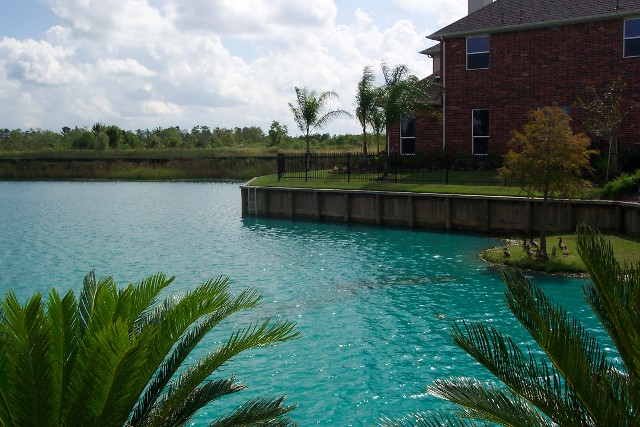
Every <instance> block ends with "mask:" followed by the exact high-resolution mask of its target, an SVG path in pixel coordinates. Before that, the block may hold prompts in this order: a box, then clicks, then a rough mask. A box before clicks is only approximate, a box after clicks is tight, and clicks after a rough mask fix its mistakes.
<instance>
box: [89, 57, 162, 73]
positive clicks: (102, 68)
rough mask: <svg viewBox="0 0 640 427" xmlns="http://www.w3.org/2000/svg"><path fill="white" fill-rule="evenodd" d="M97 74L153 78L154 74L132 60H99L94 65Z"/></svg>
mask: <svg viewBox="0 0 640 427" xmlns="http://www.w3.org/2000/svg"><path fill="white" fill-rule="evenodd" d="M96 68H97V69H98V71H99V72H101V73H104V74H118V75H123V76H124V75H129V76H138V77H153V76H154V75H155V74H156V73H154V72H153V71H151V70H149V69H148V68H147V67H145V66H144V65H142V64H140V63H139V62H138V61H136V60H135V59H132V58H126V59H100V60H98V62H97V64H96Z"/></svg>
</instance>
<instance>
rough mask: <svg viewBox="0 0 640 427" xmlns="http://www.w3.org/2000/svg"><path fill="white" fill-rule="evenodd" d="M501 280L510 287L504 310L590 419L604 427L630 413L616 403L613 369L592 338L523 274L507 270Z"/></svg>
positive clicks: (618, 401)
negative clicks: (540, 351) (614, 415)
mask: <svg viewBox="0 0 640 427" xmlns="http://www.w3.org/2000/svg"><path fill="white" fill-rule="evenodd" d="M503 276H504V280H505V282H506V283H507V286H508V289H507V291H506V301H507V305H508V306H509V308H510V309H511V311H512V312H513V313H514V315H515V316H516V317H517V318H518V320H519V321H520V323H521V324H522V325H523V326H524V327H525V328H526V329H527V331H528V332H529V334H530V335H531V336H532V337H533V339H534V340H535V341H536V342H537V343H538V344H539V345H540V347H541V348H542V349H543V350H544V351H545V353H546V354H547V356H548V357H549V359H550V360H551V362H552V363H553V365H554V366H555V368H556V369H557V371H558V374H559V375H561V376H562V378H563V381H564V382H566V384H567V386H568V387H569V389H570V390H571V394H572V395H573V396H575V398H576V399H578V400H579V401H580V402H581V407H583V408H584V410H585V411H586V412H587V413H588V414H589V417H590V418H592V419H594V420H595V421H596V422H597V423H598V424H607V423H610V422H611V419H610V418H607V417H609V415H607V414H610V413H620V414H624V413H628V407H627V405H626V402H624V401H622V400H620V399H618V395H617V394H616V393H615V392H614V390H613V388H614V387H613V386H612V384H611V382H610V380H611V377H610V376H609V375H608V372H611V371H612V370H613V368H614V367H613V366H612V365H611V363H610V362H608V360H607V355H606V353H604V352H602V351H601V350H600V347H599V345H598V342H597V340H596V339H595V337H594V336H593V335H592V334H590V333H589V332H588V331H586V330H585V329H584V327H583V326H582V325H581V323H580V322H579V321H577V320H576V319H575V317H571V318H570V317H569V316H568V315H567V313H566V311H565V310H563V309H562V308H561V307H559V306H557V305H553V304H552V303H551V302H550V301H549V300H548V299H547V298H546V296H545V295H544V293H543V292H542V291H541V290H540V288H538V287H537V286H536V285H534V284H533V283H532V282H531V281H529V280H527V279H526V278H525V277H524V275H523V274H522V272H520V271H518V270H506V271H505V272H504V273H503ZM621 416H623V415H621ZM600 417H605V418H604V419H602V418H600Z"/></svg>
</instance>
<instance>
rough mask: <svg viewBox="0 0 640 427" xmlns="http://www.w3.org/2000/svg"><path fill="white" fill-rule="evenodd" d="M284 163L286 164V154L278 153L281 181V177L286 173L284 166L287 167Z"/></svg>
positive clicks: (279, 177)
mask: <svg viewBox="0 0 640 427" xmlns="http://www.w3.org/2000/svg"><path fill="white" fill-rule="evenodd" d="M284 165H285V158H284V154H282V153H278V181H280V179H281V178H282V176H283V175H284V167H285V166H284Z"/></svg>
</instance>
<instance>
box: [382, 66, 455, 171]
mask: <svg viewBox="0 0 640 427" xmlns="http://www.w3.org/2000/svg"><path fill="white" fill-rule="evenodd" d="M381 68H382V75H383V77H384V86H383V90H382V95H381V96H380V97H379V101H378V102H379V104H382V113H383V117H384V125H385V128H386V140H387V151H388V147H389V129H390V127H391V126H393V125H396V124H398V123H400V120H401V119H402V116H403V115H404V114H407V113H410V112H422V113H425V114H428V115H432V116H434V117H439V116H440V115H439V114H438V113H437V111H436V110H435V108H434V107H433V105H432V104H431V102H430V100H431V99H432V98H433V97H434V95H435V94H436V93H440V92H441V91H442V90H443V88H442V86H441V85H440V84H439V83H436V82H435V81H424V80H422V81H421V80H419V79H418V78H417V77H416V76H415V75H413V74H411V72H410V70H409V68H408V67H407V66H406V65H403V64H399V65H396V66H394V67H389V65H387V63H385V62H383V63H382V64H381ZM384 159H385V161H384V174H385V175H386V174H387V156H386V153H385V155H384Z"/></svg>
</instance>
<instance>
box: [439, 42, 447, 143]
mask: <svg viewBox="0 0 640 427" xmlns="http://www.w3.org/2000/svg"><path fill="white" fill-rule="evenodd" d="M440 44H441V45H442V48H441V51H442V52H441V55H442V65H441V67H442V73H441V74H442V150H443V151H444V150H445V149H446V148H447V108H446V107H447V85H446V83H447V68H446V65H447V59H446V58H447V56H446V53H447V49H446V47H445V44H444V38H442V37H441V38H440Z"/></svg>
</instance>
